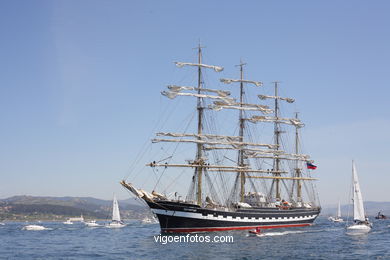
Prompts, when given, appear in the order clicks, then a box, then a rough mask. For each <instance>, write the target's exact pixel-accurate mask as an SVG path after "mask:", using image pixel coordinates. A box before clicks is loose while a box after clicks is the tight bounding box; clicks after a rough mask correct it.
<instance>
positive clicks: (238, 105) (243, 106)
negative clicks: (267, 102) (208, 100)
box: [209, 101, 273, 114]
mask: <svg viewBox="0 0 390 260" xmlns="http://www.w3.org/2000/svg"><path fill="white" fill-rule="evenodd" d="M209 108H211V109H213V110H215V111H219V110H221V109H224V108H225V109H238V110H249V111H260V112H262V113H264V114H271V113H272V112H273V110H272V109H270V108H269V107H268V106H264V105H257V104H246V103H227V102H223V101H214V105H210V106H209Z"/></svg>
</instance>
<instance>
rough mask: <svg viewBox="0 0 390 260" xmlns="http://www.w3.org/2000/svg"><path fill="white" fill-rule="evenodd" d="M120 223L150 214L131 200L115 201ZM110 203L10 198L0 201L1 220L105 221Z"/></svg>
mask: <svg viewBox="0 0 390 260" xmlns="http://www.w3.org/2000/svg"><path fill="white" fill-rule="evenodd" d="M119 207H120V211H121V216H122V218H124V219H137V218H143V217H145V216H147V215H150V214H151V213H150V211H149V210H148V209H147V208H146V207H143V206H142V205H141V204H139V203H138V202H137V201H135V200H134V199H127V200H121V201H119ZM111 210H112V201H109V200H101V199H95V198H91V197H35V196H26V195H23V196H13V197H10V198H6V199H0V219H1V220H5V219H6V220H33V219H39V220H64V219H66V218H68V217H75V216H80V215H83V216H84V218H87V219H88V218H93V219H109V218H110V216H111Z"/></svg>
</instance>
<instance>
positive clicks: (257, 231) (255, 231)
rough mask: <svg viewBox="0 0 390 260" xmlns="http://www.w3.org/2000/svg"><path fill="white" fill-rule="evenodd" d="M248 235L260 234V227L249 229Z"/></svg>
mask: <svg viewBox="0 0 390 260" xmlns="http://www.w3.org/2000/svg"><path fill="white" fill-rule="evenodd" d="M249 234H250V235H260V234H261V229H260V227H257V228H256V229H255V230H249Z"/></svg>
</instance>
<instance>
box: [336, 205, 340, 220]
mask: <svg viewBox="0 0 390 260" xmlns="http://www.w3.org/2000/svg"><path fill="white" fill-rule="evenodd" d="M336 217H337V218H338V219H339V218H341V209H340V201H339V206H338V207H337V215H336Z"/></svg>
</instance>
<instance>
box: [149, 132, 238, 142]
mask: <svg viewBox="0 0 390 260" xmlns="http://www.w3.org/2000/svg"><path fill="white" fill-rule="evenodd" d="M156 136H170V137H197V138H200V139H206V140H220V141H227V142H239V141H240V137H239V136H226V135H210V134H201V135H199V134H185V133H162V132H160V133H156Z"/></svg>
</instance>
